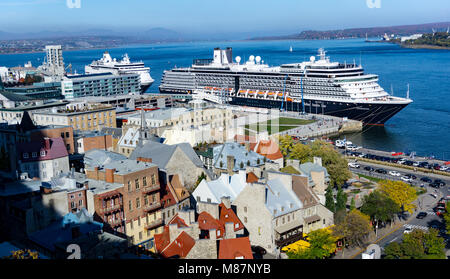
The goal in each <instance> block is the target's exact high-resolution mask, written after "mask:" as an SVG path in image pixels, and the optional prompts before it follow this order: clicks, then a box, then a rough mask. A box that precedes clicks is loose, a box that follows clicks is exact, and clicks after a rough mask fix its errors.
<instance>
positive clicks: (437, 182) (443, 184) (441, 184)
mask: <svg viewBox="0 0 450 279" xmlns="http://www.w3.org/2000/svg"><path fill="white" fill-rule="evenodd" d="M434 183H436V184H439V186H440V187H443V186H445V182H444V181H442V180H441V179H435V180H434Z"/></svg>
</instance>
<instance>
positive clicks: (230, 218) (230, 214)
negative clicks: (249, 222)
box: [219, 203, 244, 232]
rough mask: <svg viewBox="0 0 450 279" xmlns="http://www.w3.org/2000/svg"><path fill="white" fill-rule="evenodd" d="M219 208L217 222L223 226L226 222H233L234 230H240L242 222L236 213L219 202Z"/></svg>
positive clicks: (242, 226) (242, 225)
mask: <svg viewBox="0 0 450 279" xmlns="http://www.w3.org/2000/svg"><path fill="white" fill-rule="evenodd" d="M219 208H220V216H219V222H220V223H221V224H222V225H223V226H225V224H226V223H233V228H234V231H235V232H236V231H239V230H242V229H243V228H244V224H242V222H241V220H239V218H238V217H237V215H236V213H234V211H233V209H231V208H227V207H226V206H225V204H224V203H221V204H219ZM236 224H237V225H236Z"/></svg>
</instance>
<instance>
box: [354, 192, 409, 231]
mask: <svg viewBox="0 0 450 279" xmlns="http://www.w3.org/2000/svg"><path fill="white" fill-rule="evenodd" d="M361 212H363V213H364V214H367V215H369V216H370V219H371V220H372V221H374V222H375V223H376V224H378V222H388V221H391V220H393V218H394V216H395V214H396V213H399V212H400V207H399V206H398V205H397V204H396V203H395V202H394V201H393V200H392V199H390V198H389V197H388V196H387V195H386V194H384V193H383V192H381V191H378V190H376V191H373V192H372V193H370V194H369V195H367V196H365V197H364V200H363V204H362V206H361Z"/></svg>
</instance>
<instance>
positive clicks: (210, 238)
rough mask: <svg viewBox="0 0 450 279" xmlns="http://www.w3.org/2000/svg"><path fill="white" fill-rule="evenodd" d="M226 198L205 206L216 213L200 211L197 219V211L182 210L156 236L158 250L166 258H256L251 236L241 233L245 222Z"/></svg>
mask: <svg viewBox="0 0 450 279" xmlns="http://www.w3.org/2000/svg"><path fill="white" fill-rule="evenodd" d="M223 201H224V202H222V203H220V204H212V203H208V204H205V206H204V208H208V209H211V210H212V211H213V212H207V211H201V212H200V214H198V217H197V218H196V217H195V216H196V214H195V211H194V210H189V211H180V212H179V213H178V214H177V215H176V216H174V217H173V218H172V220H171V221H170V222H169V223H168V225H166V226H165V227H164V231H163V233H161V234H157V235H155V245H156V251H157V252H158V253H159V254H160V255H161V256H163V257H164V258H184V259H218V258H223V259H226V258H242V257H244V258H245V259H253V256H252V252H251V247H250V241H249V239H248V237H245V236H241V235H240V234H241V233H242V232H243V231H244V226H243V224H242V222H241V221H240V220H239V218H237V216H236V214H235V213H234V211H233V210H232V209H231V205H230V201H229V199H224V200H223ZM228 206H229V207H228ZM197 210H199V209H198V208H197ZM214 212H216V213H217V214H215V213H214ZM234 239H239V240H238V241H233V240H234Z"/></svg>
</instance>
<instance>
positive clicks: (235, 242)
mask: <svg viewBox="0 0 450 279" xmlns="http://www.w3.org/2000/svg"><path fill="white" fill-rule="evenodd" d="M218 259H221V260H224V259H246V260H247V259H253V254H252V248H251V246H250V239H249V238H248V237H240V238H233V239H223V240H220V241H219V257H218Z"/></svg>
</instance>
